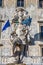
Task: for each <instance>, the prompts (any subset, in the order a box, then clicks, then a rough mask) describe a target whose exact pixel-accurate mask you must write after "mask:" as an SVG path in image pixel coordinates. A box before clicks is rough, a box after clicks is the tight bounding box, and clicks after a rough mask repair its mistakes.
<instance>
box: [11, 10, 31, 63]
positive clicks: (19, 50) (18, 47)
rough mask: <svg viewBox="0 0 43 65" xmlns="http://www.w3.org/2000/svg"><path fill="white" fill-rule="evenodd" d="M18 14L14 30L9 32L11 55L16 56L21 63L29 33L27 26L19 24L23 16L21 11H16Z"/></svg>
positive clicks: (28, 40)
mask: <svg viewBox="0 0 43 65" xmlns="http://www.w3.org/2000/svg"><path fill="white" fill-rule="evenodd" d="M18 16H19V19H18V21H19V24H18V27H17V29H16V31H14V32H13V33H12V34H11V37H12V38H13V39H12V43H13V56H14V57H16V61H17V63H21V61H22V59H23V56H24V55H25V52H26V50H27V44H28V43H29V42H30V35H29V26H26V25H22V24H21V22H22V18H23V14H22V12H21V11H19V12H18Z"/></svg>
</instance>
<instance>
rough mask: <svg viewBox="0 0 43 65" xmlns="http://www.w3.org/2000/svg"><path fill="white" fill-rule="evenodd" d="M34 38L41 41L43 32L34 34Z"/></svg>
mask: <svg viewBox="0 0 43 65" xmlns="http://www.w3.org/2000/svg"><path fill="white" fill-rule="evenodd" d="M34 39H35V41H42V42H43V32H42V33H37V34H35V35H34Z"/></svg>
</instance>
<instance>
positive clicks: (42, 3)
mask: <svg viewBox="0 0 43 65" xmlns="http://www.w3.org/2000/svg"><path fill="white" fill-rule="evenodd" d="M39 7H40V8H43V0H39Z"/></svg>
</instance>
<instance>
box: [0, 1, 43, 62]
mask: <svg viewBox="0 0 43 65" xmlns="http://www.w3.org/2000/svg"><path fill="white" fill-rule="evenodd" d="M19 7H20V8H21V7H22V8H23V9H24V10H26V11H27V12H28V13H29V15H30V16H31V17H32V22H31V25H30V28H31V31H30V35H31V37H32V41H31V42H32V45H29V47H28V49H29V51H28V56H36V57H37V56H39V57H37V58H33V59H34V60H32V58H30V59H28V62H30V61H31V62H30V63H33V62H34V63H41V62H43V58H41V59H40V57H42V56H43V0H0V56H12V54H13V53H12V43H11V41H10V33H11V28H12V30H14V25H13V26H11V28H8V29H7V30H6V31H3V32H2V27H3V26H4V24H5V22H6V21H7V20H8V19H9V20H10V23H11V22H12V19H13V18H14V14H15V10H16V9H19ZM1 44H2V46H1ZM11 61H12V62H14V58H8V57H0V63H10V62H11ZM24 62H25V61H24ZM28 62H27V63H28Z"/></svg>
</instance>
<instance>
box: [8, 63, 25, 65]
mask: <svg viewBox="0 0 43 65" xmlns="http://www.w3.org/2000/svg"><path fill="white" fill-rule="evenodd" d="M7 65H26V64H14V63H11V64H7Z"/></svg>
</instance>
